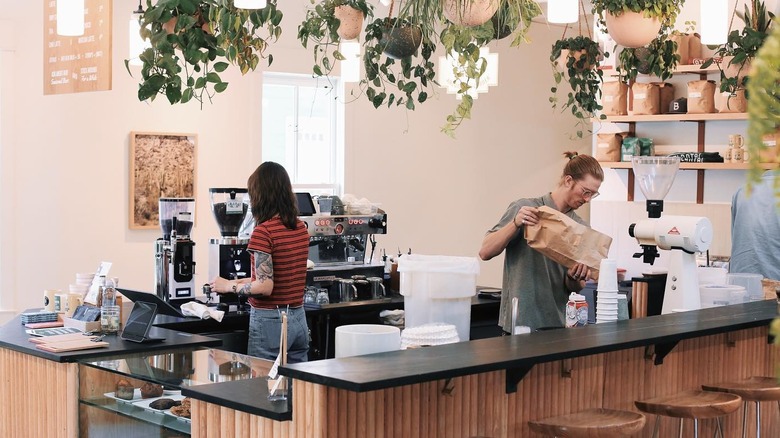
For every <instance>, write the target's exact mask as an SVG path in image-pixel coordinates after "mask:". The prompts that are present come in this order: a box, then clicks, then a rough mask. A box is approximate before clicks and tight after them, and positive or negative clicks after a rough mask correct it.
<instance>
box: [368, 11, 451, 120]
mask: <svg viewBox="0 0 780 438" xmlns="http://www.w3.org/2000/svg"><path fill="white" fill-rule="evenodd" d="M418 49H419V50H418ZM435 50H436V46H435V45H434V44H433V42H431V41H430V40H429V39H428V40H426V39H425V38H424V37H423V33H422V31H421V30H420V28H419V27H417V26H414V25H412V24H411V23H409V22H407V21H405V20H401V19H398V18H391V17H387V18H377V19H375V20H374V21H373V22H371V23H370V24H369V25H368V26H366V42H365V43H364V54H363V65H364V67H365V70H366V77H365V78H364V79H362V80H361V81H360V86H361V88H363V89H365V95H366V97H367V98H368V100H370V101H371V103H372V104H373V105H374V108H378V107H380V106H382V105H384V104H386V105H387V106H388V107H390V106H393V105H396V106H399V105H403V106H405V107H406V108H407V109H410V110H414V108H415V102H417V103H424V102H425V101H426V100H427V99H428V91H426V90H428V87H430V86H432V85H434V84H436V81H435V77H436V73H435V72H434V70H433V67H434V64H433V61H431V55H433V52H434V51H435ZM436 85H438V84H436Z"/></svg>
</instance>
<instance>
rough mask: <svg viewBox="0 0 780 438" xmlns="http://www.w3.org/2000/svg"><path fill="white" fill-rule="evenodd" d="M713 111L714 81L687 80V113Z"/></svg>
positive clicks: (707, 112)
mask: <svg viewBox="0 0 780 438" xmlns="http://www.w3.org/2000/svg"><path fill="white" fill-rule="evenodd" d="M714 112H715V81H691V82H688V114H709V113H714Z"/></svg>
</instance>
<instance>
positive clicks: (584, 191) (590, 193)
mask: <svg viewBox="0 0 780 438" xmlns="http://www.w3.org/2000/svg"><path fill="white" fill-rule="evenodd" d="M574 184H575V185H579V186H580V188H581V189H582V197H583V198H586V199H594V198H598V196H599V195H600V194H601V193H599V192H594V191H592V190H589V189H586V188H585V186H583V185H582V184H580V182H579V181H576V182H575V183H574Z"/></svg>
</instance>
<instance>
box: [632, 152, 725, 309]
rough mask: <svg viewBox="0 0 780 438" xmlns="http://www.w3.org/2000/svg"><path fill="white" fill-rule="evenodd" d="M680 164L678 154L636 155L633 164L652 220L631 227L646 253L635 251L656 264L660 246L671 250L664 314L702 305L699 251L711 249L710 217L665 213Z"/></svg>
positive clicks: (697, 307)
mask: <svg viewBox="0 0 780 438" xmlns="http://www.w3.org/2000/svg"><path fill="white" fill-rule="evenodd" d="M679 166H680V159H679V158H678V157H645V156H643V157H634V158H633V162H632V167H633V170H634V174H635V175H636V180H637V183H638V185H639V188H640V189H641V190H642V193H643V194H644V195H645V198H646V199H647V213H648V217H649V218H648V219H644V220H641V221H638V222H636V223H633V224H631V225H630V226H629V229H628V234H629V235H630V236H631V237H634V238H636V240H637V242H638V243H639V244H640V246H641V248H642V252H639V253H636V254H634V257H636V258H640V257H641V258H642V261H643V262H645V263H649V264H651V265H652V264H653V263H654V262H655V259H656V258H657V257H659V256H660V254H659V253H658V249H657V248H661V249H663V250H668V251H669V252H670V259H669V271H668V273H667V275H666V287H665V289H664V298H663V306H662V310H661V313H663V314H666V313H672V312H675V311H681V310H696V309H699V308H700V307H701V300H700V296H699V279H698V270H697V268H696V253H697V252H704V251H707V249H709V247H710V244H711V243H712V237H713V231H712V223H711V222H710V220H709V219H708V218H706V217H696V216H668V215H666V216H662V215H661V213H662V211H663V199H664V198H665V197H666V194H667V193H668V192H669V189H670V188H671V187H672V182H673V181H674V177H675V176H676V174H677V170H678V168H679Z"/></svg>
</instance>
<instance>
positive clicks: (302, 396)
mask: <svg viewBox="0 0 780 438" xmlns="http://www.w3.org/2000/svg"><path fill="white" fill-rule="evenodd" d="M766 336H767V328H756V329H750V330H743V331H739V332H734V333H729V334H721V335H714V336H707V337H702V338H697V339H691V340H687V341H683V342H680V343H679V344H678V345H677V347H676V348H675V349H674V350H673V351H672V352H671V353H670V354H669V355H668V356H666V358H665V360H664V363H663V364H662V365H654V364H653V360H652V357H646V354H645V353H646V350H645V348H644V347H643V348H634V349H629V350H622V351H617V352H612V353H606V354H597V355H592V356H585V357H579V358H575V359H571V360H565V361H556V362H550V363H545V364H540V365H537V366H535V367H534V368H533V369H532V370H531V372H530V373H528V375H526V377H525V378H524V379H523V380H522V381H521V382H520V384H519V385H518V390H517V392H515V393H513V394H506V393H505V380H504V379H505V373H504V372H503V371H497V372H491V373H483V374H477V375H471V376H466V377H460V378H456V379H453V380H452V381H445V380H439V381H435V382H427V383H422V384H417V385H408V386H403V387H399V388H391V389H386V390H379V391H371V392H365V393H355V392H351V391H345V390H339V389H333V388H327V387H323V386H321V385H315V384H312V383H307V382H295V384H294V385H293V401H294V404H293V421H287V422H275V421H272V420H267V419H264V418H261V417H257V416H250V415H247V414H244V413H240V412H236V411H233V410H230V409H226V408H219V407H216V406H214V405H210V404H208V403H204V402H199V401H195V402H194V403H193V419H194V421H193V428H192V432H193V436H196V437H209V436H217V435H215V434H219V433H220V432H221V433H222V434H223V436H225V435H224V433H225V430H229V431H231V432H230V436H237V437H249V436H252V437H261V438H263V437H285V438H349V437H358V438H363V437H376V438H393V437H403V438H434V437H442V438H458V437H471V436H488V437H495V438H520V437H523V438H527V437H539V436H540V435H537V434H534V433H533V432H531V431H530V429H529V427H528V421H529V420H533V419H538V418H545V417H550V416H557V415H563V414H567V413H571V412H576V411H579V410H582V409H586V408H593V407H604V408H612V409H626V410H633V411H637V409H636V408H635V407H634V401H635V400H639V399H643V398H650V397H655V396H658V395H664V394H672V393H675V392H679V391H683V390H686V389H696V388H700V386H701V384H703V383H712V382H722V381H726V380H735V379H739V378H745V377H749V376H751V375H770V376H771V375H774V374H773V373H774V371H775V364H780V355H779V354H778V350H777V349H776V348H775V347H773V346H771V345H769V344H767V337H766ZM564 375H566V376H564ZM450 389H451V390H450ZM443 391H444V392H443ZM761 415H762V422H763V427H762V436H780V416H779V415H778V412H777V407H776V405H775V404H772V403H765V404H764V406H762V412H761ZM654 420H655V419H654V418H653V417H652V416H650V417H648V422H647V426H646V427H645V430H644V431H643V432H642V433H641V434H640V435H638V436H641V437H650V436H651V434H652V425H653V422H654ZM713 426H714V423H713V422H712V421H711V420H705V421H703V422H701V423H700V431H701V433H702V434H701V436H711V435H712V433H713ZM725 426H726V436H737V435H738V431H739V430H740V427H741V411H737V412H736V413H734V414H732V415H730V416H728V417H727V418H726V421H725ZM676 427H677V421H676V420H671V419H668V418H666V419H664V420H663V421H662V428H661V434H660V436H676V435H675V434H676V431H677V429H676ZM753 428H754V425H752V424H751V425H750V431H751V433H752V430H753ZM685 434H686V436H692V435H693V429H692V425H691V424H689V425H687V426H686V431H685Z"/></svg>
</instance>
